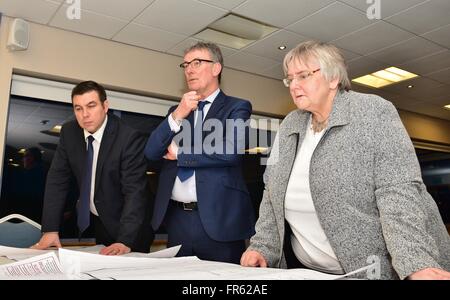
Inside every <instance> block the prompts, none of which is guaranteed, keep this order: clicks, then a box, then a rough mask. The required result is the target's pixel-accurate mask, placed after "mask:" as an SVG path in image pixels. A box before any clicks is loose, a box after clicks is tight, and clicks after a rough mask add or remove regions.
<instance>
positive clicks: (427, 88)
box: [382, 77, 443, 99]
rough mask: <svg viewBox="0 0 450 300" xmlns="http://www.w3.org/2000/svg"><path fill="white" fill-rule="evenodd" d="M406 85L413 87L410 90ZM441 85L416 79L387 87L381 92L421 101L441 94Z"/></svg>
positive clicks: (432, 81) (420, 78)
mask: <svg viewBox="0 0 450 300" xmlns="http://www.w3.org/2000/svg"><path fill="white" fill-rule="evenodd" d="M408 85H413V86H414V87H413V88H412V89H409V88H408ZM442 86H443V85H442V83H440V82H437V81H435V80H431V79H428V78H424V77H418V78H414V79H411V80H407V81H403V82H400V83H396V84H392V85H388V86H386V87H383V88H382V90H385V91H387V92H392V93H395V94H399V95H403V96H409V97H412V98H416V99H423V98H426V97H436V96H439V95H440V94H441V92H442V90H443V89H442Z"/></svg>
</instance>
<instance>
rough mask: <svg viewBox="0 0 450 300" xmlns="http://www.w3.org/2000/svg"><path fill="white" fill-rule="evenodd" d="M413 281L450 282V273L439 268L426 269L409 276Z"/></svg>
mask: <svg viewBox="0 0 450 300" xmlns="http://www.w3.org/2000/svg"><path fill="white" fill-rule="evenodd" d="M408 279H411V280H450V272H447V271H444V270H442V269H438V268H426V269H422V270H420V271H417V272H415V273H412V274H411V275H409V276H408Z"/></svg>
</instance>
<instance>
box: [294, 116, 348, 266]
mask: <svg viewBox="0 0 450 300" xmlns="http://www.w3.org/2000/svg"><path fill="white" fill-rule="evenodd" d="M324 132H325V130H322V131H321V132H318V133H314V132H313V130H312V129H311V118H310V120H309V123H308V129H307V131H306V135H305V139H304V140H303V143H302V145H301V147H300V150H299V151H298V153H297V156H296V158H295V162H294V165H293V167H292V171H291V176H290V178H289V183H288V186H287V190H286V197H285V217H286V220H287V222H288V223H289V225H290V226H291V229H292V233H293V234H292V236H291V239H290V240H291V243H292V250H293V251H294V254H295V256H296V257H297V258H298V260H299V261H300V262H301V263H302V264H304V265H305V266H307V267H309V268H311V269H316V270H319V271H324V272H329V273H335V274H343V270H342V267H341V265H340V263H339V261H338V260H337V258H336V254H335V253H334V251H333V249H332V248H331V245H330V243H329V241H328V238H327V237H326V235H325V232H324V231H323V229H322V226H321V225H320V222H319V218H318V217H317V212H316V209H315V207H314V203H313V199H312V196H311V190H310V186H309V167H310V164H311V157H312V155H313V153H314V150H315V149H316V147H317V145H318V144H319V142H320V140H321V138H322V136H323V134H324Z"/></svg>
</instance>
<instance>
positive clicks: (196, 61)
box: [180, 58, 215, 69]
mask: <svg viewBox="0 0 450 300" xmlns="http://www.w3.org/2000/svg"><path fill="white" fill-rule="evenodd" d="M202 62H208V63H215V61H213V60H209V59H201V58H194V59H193V60H191V61H185V62H184V63H181V64H180V68H182V69H186V68H187V67H188V66H191V67H192V68H194V69H198V67H200V65H201V64H202Z"/></svg>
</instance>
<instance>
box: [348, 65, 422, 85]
mask: <svg viewBox="0 0 450 300" xmlns="http://www.w3.org/2000/svg"><path fill="white" fill-rule="evenodd" d="M418 76H419V75H417V74H414V73H410V72H408V71H405V70H402V69H399V68H396V67H389V68H386V69H384V70H380V71H377V72H374V73H371V74H368V75H364V76H361V77H358V78H355V79H352V82H355V83H359V84H362V85H366V86H370V87H374V88H381V87H383V86H386V85H390V84H393V83H398V82H401V81H405V80H408V79H411V78H415V77H418ZM412 87H413V86H412V85H411V88H412ZM408 88H410V87H409V86H408Z"/></svg>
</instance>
